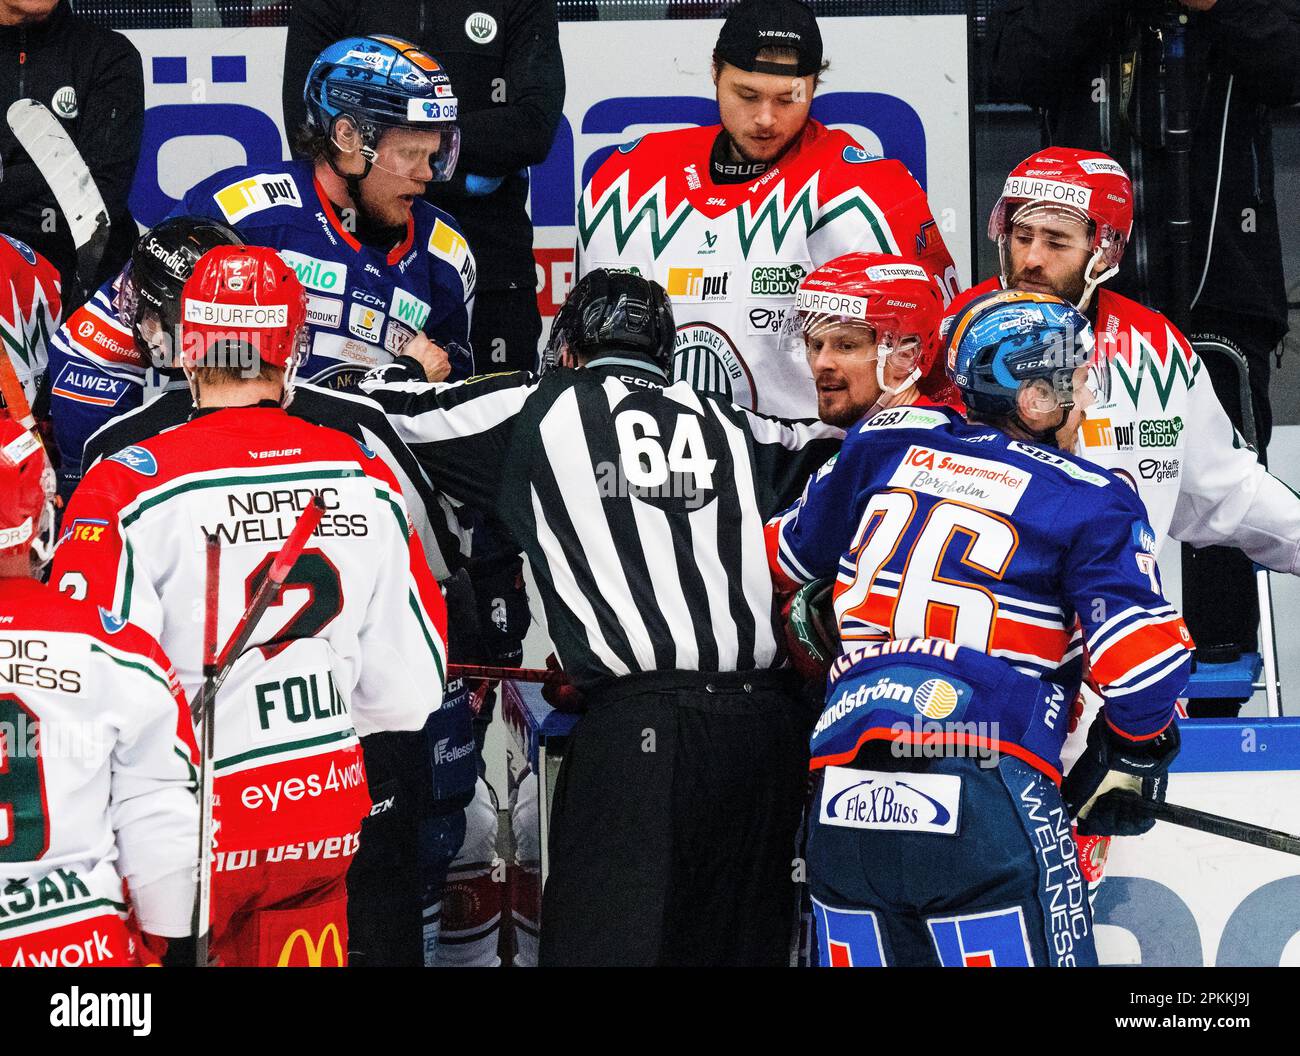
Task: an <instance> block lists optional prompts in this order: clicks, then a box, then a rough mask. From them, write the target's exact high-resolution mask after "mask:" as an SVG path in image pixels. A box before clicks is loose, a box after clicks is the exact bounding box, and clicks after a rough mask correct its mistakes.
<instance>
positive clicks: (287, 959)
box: [275, 923, 346, 968]
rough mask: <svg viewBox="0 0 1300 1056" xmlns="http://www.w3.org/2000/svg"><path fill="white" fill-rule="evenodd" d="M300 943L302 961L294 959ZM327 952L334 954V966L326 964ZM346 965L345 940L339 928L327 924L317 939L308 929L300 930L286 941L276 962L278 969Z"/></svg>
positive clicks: (338, 966) (339, 966) (340, 966)
mask: <svg viewBox="0 0 1300 1056" xmlns="http://www.w3.org/2000/svg"><path fill="white" fill-rule="evenodd" d="M299 942H301V943H302V950H303V960H302V961H296V960H295V959H294V955H295V954H296V953H297V951H298V944H299ZM327 944H328V945H327ZM327 950H329V951H332V952H333V954H334V959H333V963H332V964H325V963H324V960H325V953H326V951H327ZM345 964H346V958H345V957H344V955H343V940H342V939H341V938H340V936H339V929H338V927H337V926H336V925H335V924H333V923H330V924H326V925H325V927H324V929H322V931H321V933H320V934H319V935H318V936H316V937H315V938H312V935H311V932H309V931H308V930H307V929H306V928H298V929H297V930H296V931H294V932H293V933H292V934H291V935H290V936H289V937H288V938H287V939H285V940H284V945H283V946H282V947H280V957H279V960H277V961H276V962H275V966H276V967H277V968H342V967H344V965H345Z"/></svg>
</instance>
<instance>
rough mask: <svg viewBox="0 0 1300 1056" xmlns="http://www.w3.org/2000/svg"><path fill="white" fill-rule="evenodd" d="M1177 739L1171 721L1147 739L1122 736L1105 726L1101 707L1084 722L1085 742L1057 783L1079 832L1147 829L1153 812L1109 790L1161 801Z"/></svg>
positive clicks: (1117, 833)
mask: <svg viewBox="0 0 1300 1056" xmlns="http://www.w3.org/2000/svg"><path fill="white" fill-rule="evenodd" d="M1180 744H1181V740H1180V737H1179V733H1178V726H1177V725H1176V724H1175V723H1172V722H1171V723H1170V724H1169V726H1168V727H1167V728H1166V729H1165V731H1164V732H1163V733H1161V734H1160V736H1159V737H1156V738H1154V739H1152V740H1149V741H1138V742H1134V741H1129V740H1126V739H1125V738H1124V737H1121V736H1120V735H1119V734H1118V733H1116V732H1115V731H1114V730H1112V729H1111V728H1110V726H1109V724H1108V723H1107V722H1106V709H1105V708H1102V710H1101V712H1100V713H1099V714H1098V715H1097V717H1096V718H1095V719H1094V720H1093V723H1092V725H1091V726H1090V727H1089V728H1088V746H1087V747H1086V748H1085V749H1084V750H1083V754H1082V755H1081V756H1079V760H1078V762H1076V763H1075V764H1074V766H1073V767H1071V768H1070V772H1069V773H1068V774H1067V775H1066V777H1065V780H1064V781H1063V782H1062V783H1061V798H1062V799H1064V800H1065V805H1066V807H1067V808H1068V809H1069V811H1070V815H1071V817H1074V818H1077V819H1078V823H1079V834H1080V835H1081V836H1140V835H1141V834H1142V833H1144V832H1148V831H1150V829H1151V827H1152V826H1153V825H1154V824H1155V818H1153V817H1151V816H1150V815H1149V814H1147V813H1146V812H1145V811H1143V810H1141V809H1140V808H1139V807H1138V806H1137V804H1136V803H1135V802H1134V801H1133V800H1132V798H1131V797H1128V796H1124V795H1112V794H1111V793H1113V792H1115V791H1117V790H1123V791H1128V792H1136V793H1137V794H1138V796H1140V797H1141V798H1142V799H1146V800H1151V801H1152V802H1155V803H1163V802H1164V800H1165V791H1166V788H1167V786H1168V784H1169V764H1170V763H1172V762H1173V761H1174V757H1175V756H1176V755H1177V754H1178V749H1179V746H1180Z"/></svg>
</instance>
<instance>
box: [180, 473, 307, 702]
mask: <svg viewBox="0 0 1300 1056" xmlns="http://www.w3.org/2000/svg"><path fill="white" fill-rule="evenodd" d="M324 512H325V503H324V502H322V501H321V499H320V496H315V497H314V498H313V499H312V501H311V502H310V504H308V505H307V507H306V508H305V509H303V511H302V514H301V515H300V516H299V517H298V523H297V524H295V525H294V526H293V531H291V532H290V533H289V538H288V539H286V540H285V541H284V546H282V547H280V552H279V553H278V554H276V555H275V560H274V561H272V562H271V567H270V569H269V570H268V571H267V573H266V578H265V579H263V580H262V582H261V585H260V586H258V588H257V593H256V594H254V595H253V599H252V601H250V602H249V603H248V608H247V609H245V610H244V615H243V616H241V617H240V618H239V622H238V623H237V624H235V629H234V631H233V632H231V635H230V639H229V641H227V642H226V646H225V648H224V649H222V650H221V653H220V654H219V656H218V658H217V660H216V662H215V665H214V671H213V676H212V681H211V683H209V682H208V681H207V680H206V679H205V680H204V683H203V690H202V691H201V692H200V693H199V695H198V696H197V697H196V698H195V700H194V703H193V705H192V706H191V708H190V711H191V714H192V715H193V716H194V720H195V721H196V722H197V721H198V718H199V716H200V715H202V714H203V711H204V709H205V708H206V707H207V705H208V700H209V697H210V696H211V697H212V698H213V699H215V695H216V693H217V691H218V690H219V689H221V684H222V683H223V682H225V680H226V676H227V675H229V674H230V669H231V668H232V667H234V666H235V661H236V660H238V659H239V657H240V656H241V655H242V654H243V652H244V648H245V647H246V646H247V645H248V640H249V638H251V637H252V636H253V631H255V630H256V629H257V624H258V621H259V620H261V618H262V613H264V612H266V610H267V608H269V607H270V606H271V605H272V604H274V602H275V599H276V598H278V597H279V596H280V588H281V587H283V586H284V581H285V580H286V579H288V578H289V573H290V572H291V571H292V570H293V566H294V564H295V563H296V562H297V560H298V557H299V556H300V555H301V554H302V548H303V547H304V546H306V545H307V539H308V537H309V536H310V535H311V533H312V532H314V531H315V530H316V526H317V525H318V524H320V519H321V514H323V513H324ZM209 686H210V687H211V688H209Z"/></svg>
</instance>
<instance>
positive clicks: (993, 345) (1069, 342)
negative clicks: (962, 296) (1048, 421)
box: [944, 290, 1095, 418]
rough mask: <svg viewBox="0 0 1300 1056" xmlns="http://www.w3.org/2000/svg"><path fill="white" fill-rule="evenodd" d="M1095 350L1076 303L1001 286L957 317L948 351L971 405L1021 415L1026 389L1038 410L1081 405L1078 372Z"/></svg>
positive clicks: (955, 375)
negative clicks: (1077, 393)
mask: <svg viewBox="0 0 1300 1056" xmlns="http://www.w3.org/2000/svg"><path fill="white" fill-rule="evenodd" d="M1094 349H1095V341H1094V339H1093V333H1092V326H1091V325H1090V324H1089V322H1088V320H1087V318H1086V317H1085V316H1084V315H1083V314H1082V313H1081V312H1080V311H1079V310H1078V309H1077V308H1075V307H1074V305H1072V304H1070V303H1068V302H1067V301H1063V300H1061V298H1059V297H1052V296H1050V295H1047V294H1042V293H1031V292H1028V291H1024V290H998V291H996V292H993V293H986V294H984V295H983V296H982V297H977V298H975V299H974V300H973V301H971V302H970V304H968V305H967V306H966V307H965V308H964V309H963V310H962V311H961V313H960V314H959V315H958V316H957V317H956V318H955V319H954V320H953V322H952V326H951V328H950V329H949V331H948V337H947V342H946V344H945V347H944V353H945V355H946V356H947V361H948V375H949V376H950V377H951V378H952V380H953V382H955V383H956V385H957V388H959V389H960V390H961V394H962V399H963V400H965V402H966V407H967V408H968V409H969V410H971V411H974V412H975V413H977V414H981V415H987V416H990V417H1016V418H1018V417H1019V408H1020V404H1019V398H1020V393H1021V392H1022V390H1025V389H1029V390H1031V391H1032V395H1033V402H1032V403H1031V404H1029V408H1030V409H1032V410H1034V411H1037V412H1039V413H1044V414H1046V413H1050V412H1051V411H1053V410H1055V409H1057V408H1061V409H1064V410H1068V409H1069V408H1070V407H1072V406H1074V404H1075V390H1074V372H1075V371H1076V370H1077V369H1078V368H1079V367H1083V366H1088V365H1089V364H1090V363H1091V362H1092V361H1093V353H1094ZM1089 388H1090V391H1091V390H1092V388H1093V383H1092V382H1091V381H1090V382H1089Z"/></svg>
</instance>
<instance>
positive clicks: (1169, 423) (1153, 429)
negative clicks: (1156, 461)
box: [1138, 415, 1183, 447]
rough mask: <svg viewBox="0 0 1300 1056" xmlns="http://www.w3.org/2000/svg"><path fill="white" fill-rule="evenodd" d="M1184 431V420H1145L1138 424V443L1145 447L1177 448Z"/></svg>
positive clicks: (1176, 417)
mask: <svg viewBox="0 0 1300 1056" xmlns="http://www.w3.org/2000/svg"><path fill="white" fill-rule="evenodd" d="M1182 431H1183V420H1182V419H1181V418H1179V417H1178V416H1176V415H1175V416H1174V417H1173V418H1144V419H1143V420H1142V421H1141V422H1139V423H1138V443H1139V444H1141V445H1142V446H1143V447H1176V446H1178V436H1179V434H1180V433H1181V432H1182Z"/></svg>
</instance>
